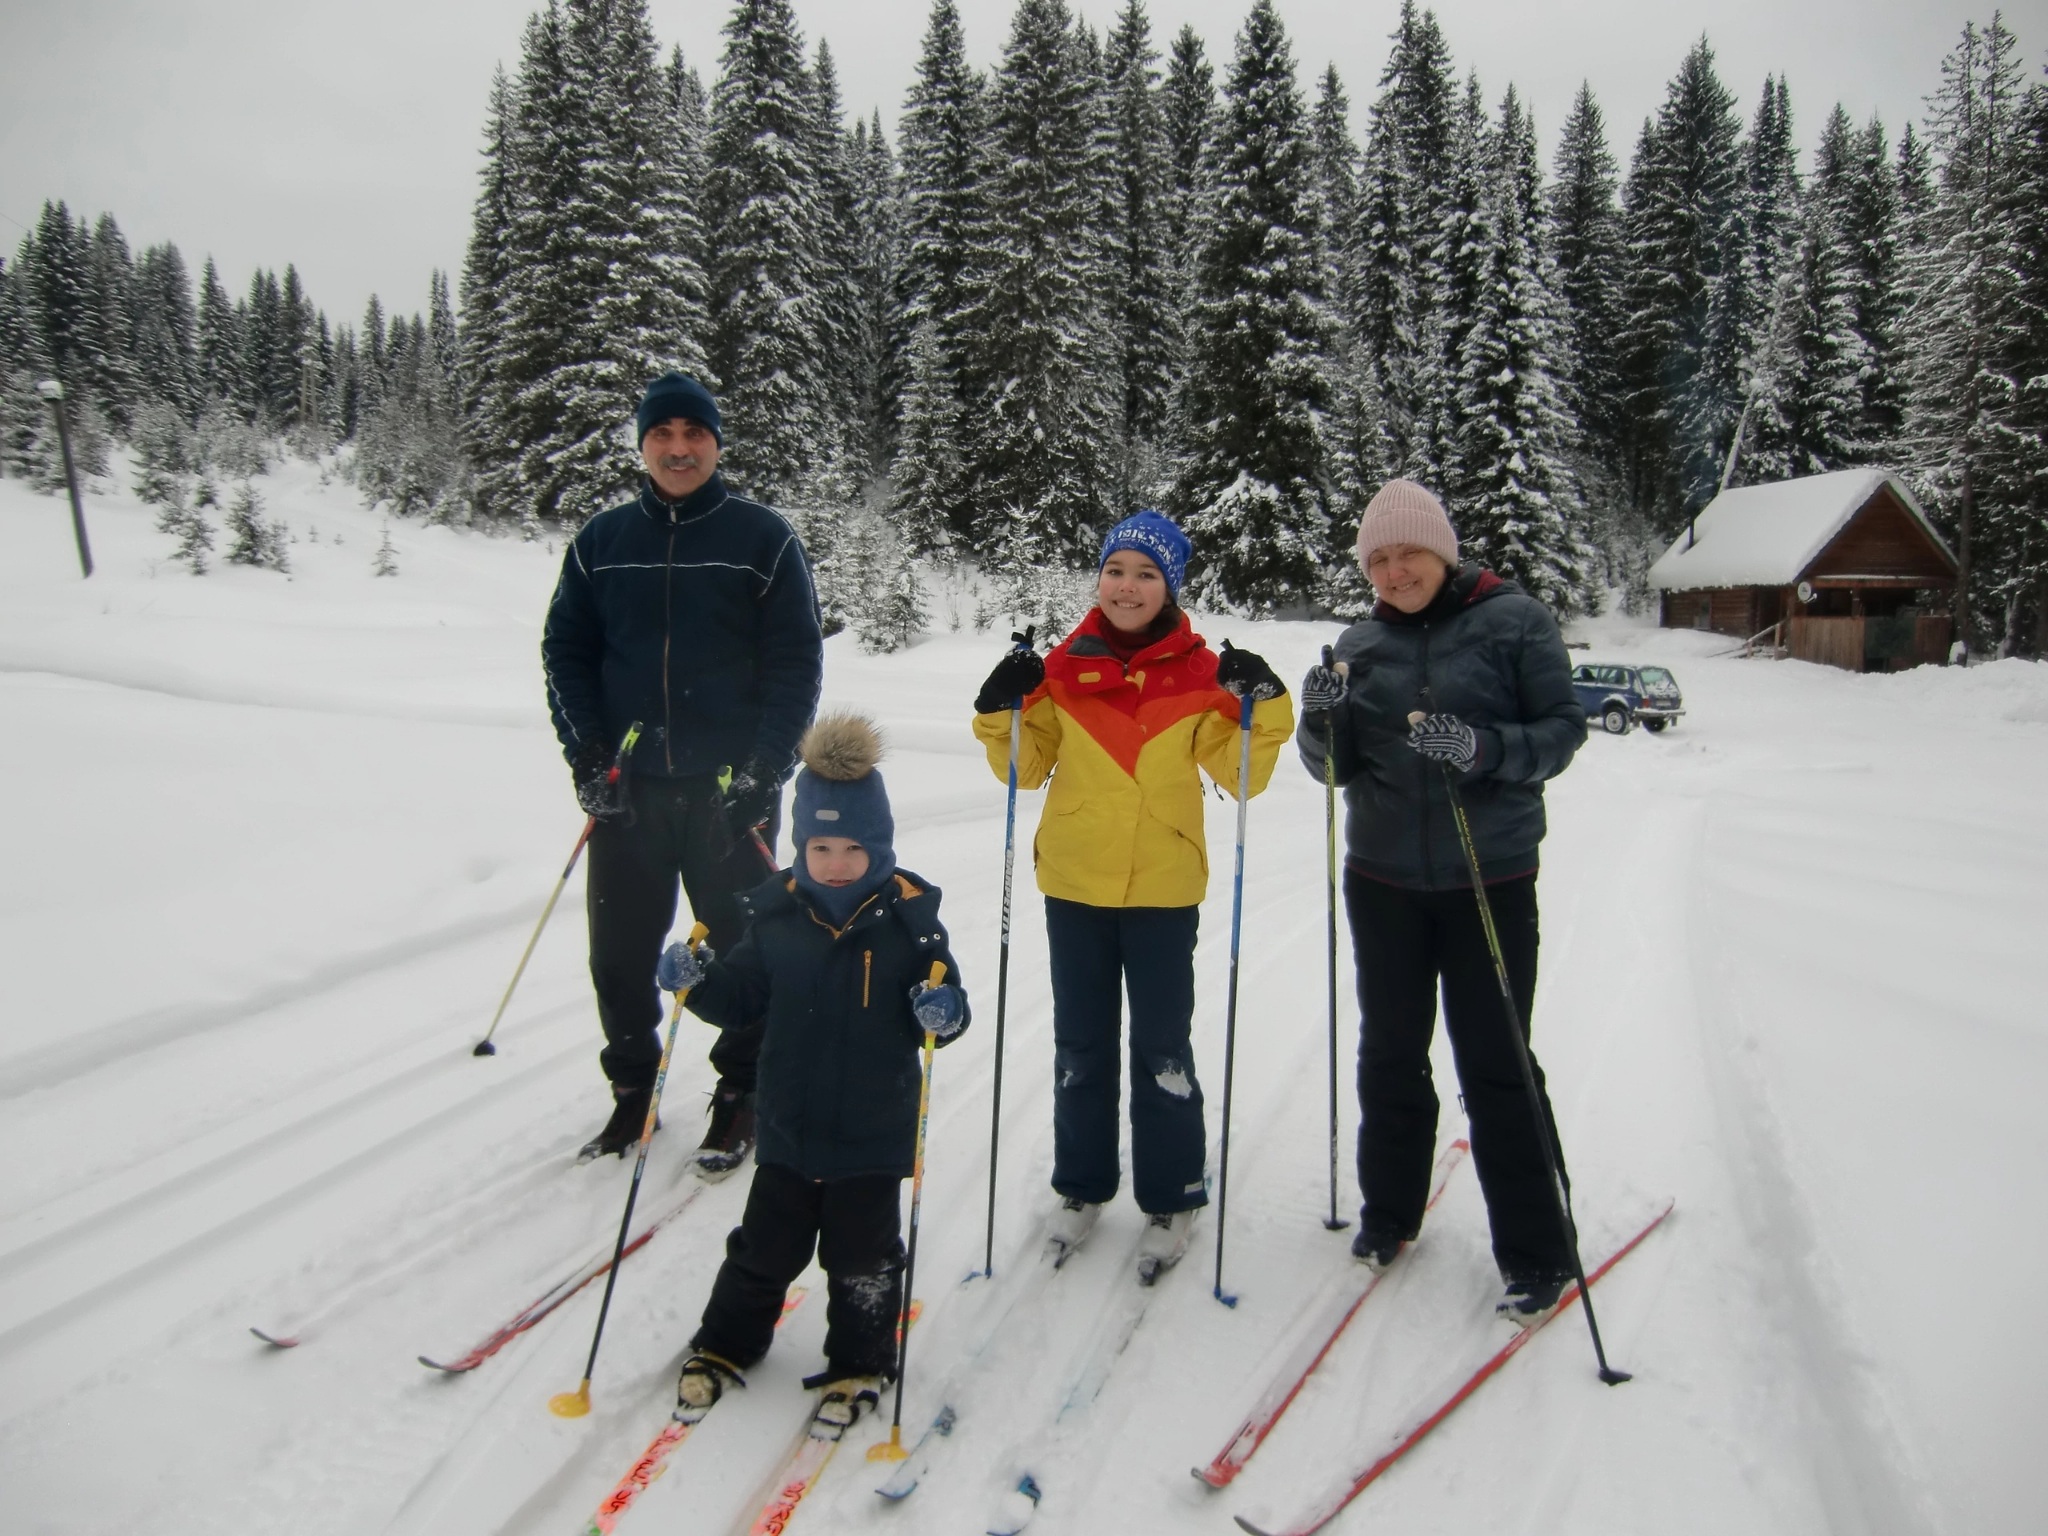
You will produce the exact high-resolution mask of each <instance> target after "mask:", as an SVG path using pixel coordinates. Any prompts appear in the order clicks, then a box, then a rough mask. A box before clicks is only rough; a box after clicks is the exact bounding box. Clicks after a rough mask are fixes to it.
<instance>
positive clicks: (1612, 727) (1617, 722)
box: [1600, 704, 1634, 736]
mask: <svg viewBox="0 0 2048 1536" xmlns="http://www.w3.org/2000/svg"><path fill="white" fill-rule="evenodd" d="M1632 724H1634V722H1633V721H1632V720H1630V719H1629V717H1628V711H1627V710H1625V709H1623V708H1622V707H1621V706H1620V705H1619V704H1610V705H1608V706H1607V708H1606V709H1604V710H1602V711H1601V712H1600V725H1601V728H1602V729H1603V730H1605V731H1606V732H1607V734H1608V735H1610V736H1626V735H1627V734H1628V728H1629V726H1631V725H1632Z"/></svg>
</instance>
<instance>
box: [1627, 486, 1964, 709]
mask: <svg viewBox="0 0 2048 1536" xmlns="http://www.w3.org/2000/svg"><path fill="white" fill-rule="evenodd" d="M1956 569H1957V567H1956V557H1955V555H1954V554H1953V553H1952V552H1951V551H1950V549H1949V547H1948V545H1947V544H1946V543H1945V542H1943V540H1942V537H1941V535H1940V534H1938V533H1936V532H1935V531H1934V525H1933V524H1932V523H1930V522H1929V521H1928V520H1927V514H1926V513H1925V512H1923V511H1921V509H1920V504H1919V503H1918V502H1917V501H1915V500H1914V499H1913V493H1912V492H1911V491H1909V490H1907V489H1906V486H1905V484H1904V482H1902V481H1901V480H1899V478H1898V477H1897V476H1895V475H1893V474H1891V473H1890V472H1889V471H1887V470H1882V469H1843V470H1837V471H1835V472H1833V473H1831V474H1825V475H1808V476H1806V477H1804V478H1802V479H1798V480H1780V481H1776V482H1774V483H1772V484H1769V485H1745V486H1740V487H1737V488H1736V489H1734V490H1729V491H1723V492H1722V493H1721V494H1720V495H1719V496H1716V497H1715V498H1714V499H1713V500H1712V501H1711V502H1709V503H1708V504H1707V505H1706V506H1705V507H1704V508H1703V509H1702V510H1701V512H1700V514H1699V516H1698V517H1697V518H1695V519H1694V520H1693V523H1692V526H1691V527H1689V528H1688V529H1687V530H1686V531H1685V532H1684V533H1681V534H1680V535H1679V536H1678V537H1677V538H1676V539H1675V540H1673V541H1672V544H1671V547H1670V548H1669V549H1667V550H1666V551H1665V552H1664V553H1663V555H1662V556H1660V557H1659V558H1658V560H1657V563H1656V564H1654V565H1652V566H1651V567H1650V586H1651V587H1652V588H1653V589H1654V590H1655V591H1656V592H1657V593H1658V595H1659V599H1658V600H1659V616H1660V621H1661V622H1662V624H1663V625H1664V627H1665V628H1667V629H1707V630H1714V631H1716V632H1718V633H1720V634H1724V635H1732V636H1735V637H1736V638H1737V639H1743V640H1758V641H1763V642H1768V643H1770V644H1773V645H1776V646H1778V647H1779V648H1781V649H1782V650H1783V651H1784V652H1785V653H1786V654H1788V655H1791V656H1793V657H1796V658H1797V659H1799V660H1801V661H1817V662H1822V663H1825V664H1826V665H1828V666H1833V667H1846V668H1847V669H1849V670H1850V671H1852V672H1887V671H1898V670H1900V669H1902V668H1905V667H1914V666H1919V665H1921V664H1922V663H1926V662H1937V663H1945V662H1946V661H1947V660H1948V651H1949V638H1950V629H1951V619H1950V616H1949V594H1951V593H1952V592H1953V591H1954V590H1955V584H1956Z"/></svg>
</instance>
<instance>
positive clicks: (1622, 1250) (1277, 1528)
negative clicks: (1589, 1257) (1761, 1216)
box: [1237, 1200, 1672, 1536]
mask: <svg viewBox="0 0 2048 1536" xmlns="http://www.w3.org/2000/svg"><path fill="white" fill-rule="evenodd" d="M1671 1206H1672V1202H1671V1201H1669V1200H1667V1201H1665V1202H1664V1204H1663V1206H1662V1208H1661V1209H1659V1210H1658V1212H1657V1214H1656V1215H1654V1216H1652V1217H1651V1218H1650V1219H1649V1220H1648V1221H1647V1222H1645V1223H1644V1224H1643V1227H1642V1230H1641V1231H1639V1232H1637V1233H1636V1234H1635V1236H1633V1237H1631V1238H1630V1239H1629V1240H1628V1241H1627V1242H1625V1243H1623V1244H1622V1245H1621V1246H1620V1247H1619V1248H1617V1249H1616V1250H1615V1251H1614V1252H1613V1253H1611V1254H1609V1255H1608V1256H1607V1257H1606V1258H1605V1259H1604V1260H1602V1261H1601V1263H1600V1266H1599V1267H1598V1268H1597V1269H1595V1270H1593V1271H1592V1272H1591V1273H1590V1274H1588V1275H1587V1276H1586V1284H1587V1285H1589V1286H1593V1285H1598V1284H1599V1283H1600V1277H1601V1276H1602V1275H1604V1274H1606V1273H1607V1272H1608V1271H1609V1270H1610V1269H1612V1268H1614V1266H1615V1265H1617V1264H1619V1263H1620V1262H1621V1261H1622V1260H1623V1259H1625V1258H1627V1257H1628V1256H1629V1255H1630V1254H1631V1253H1633V1252H1634V1251H1635V1249H1636V1246H1637V1245H1638V1244H1639V1243H1641V1242H1642V1240H1643V1239H1644V1238H1646V1237H1648V1236H1649V1235H1650V1234H1651V1233H1652V1232H1654V1231H1656V1230H1657V1227H1658V1225H1659V1224H1660V1223H1661V1222H1662V1221H1663V1220H1664V1218H1665V1217H1667V1216H1669V1215H1670V1214H1671ZM1578 1299H1579V1287H1578V1285H1577V1284H1576V1283H1574V1284H1572V1285H1569V1286H1566V1287H1565V1292H1564V1295H1562V1296H1561V1297H1559V1298H1558V1303H1557V1308H1556V1310H1555V1311H1553V1312H1552V1313H1551V1314H1550V1316H1549V1317H1546V1318H1544V1319H1543V1321H1542V1322H1539V1323H1537V1324H1536V1325H1535V1326H1534V1327H1531V1328H1522V1329H1517V1330H1516V1332H1515V1336H1514V1337H1513V1338H1511V1339H1509V1340H1508V1341H1507V1343H1505V1344H1503V1345H1502V1346H1501V1347H1500V1348H1499V1349H1497V1350H1496V1351H1494V1353H1493V1355H1492V1357H1491V1358H1490V1359H1488V1360H1487V1362H1486V1363H1485V1364H1484V1365H1482V1366H1480V1367H1479V1369H1478V1370H1476V1371H1474V1372H1473V1373H1472V1374H1471V1375H1470V1376H1468V1377H1467V1378H1466V1379H1465V1380H1464V1382H1463V1383H1462V1384H1460V1385H1459V1387H1458V1388H1457V1390H1456V1391H1454V1392H1452V1393H1451V1395H1450V1396H1449V1397H1447V1398H1445V1399H1444V1401H1443V1402H1442V1403H1441V1404H1440V1405H1438V1406H1437V1407H1436V1408H1435V1409H1433V1410H1432V1411H1431V1412H1430V1413H1429V1414H1428V1415H1427V1416H1425V1417H1424V1418H1423V1419H1422V1421H1421V1422H1420V1423H1418V1424H1417V1425H1416V1426H1415V1427H1414V1428H1413V1429H1410V1430H1408V1431H1406V1432H1405V1433H1404V1434H1402V1436H1401V1437H1400V1438H1399V1439H1398V1440H1397V1441H1395V1443H1394V1445H1393V1447H1392V1448H1391V1449H1390V1450H1388V1451H1387V1452H1386V1453H1385V1454H1384V1455H1382V1456H1381V1457H1380V1458H1379V1459H1378V1460H1376V1461H1374V1462H1373V1463H1372V1464H1371V1465H1370V1466H1368V1467H1367V1468H1366V1469H1365V1470H1364V1471H1362V1472H1360V1473H1359V1474H1358V1475H1357V1476H1355V1477H1353V1478H1352V1479H1351V1480H1350V1481H1348V1482H1346V1483H1345V1484H1344V1485H1343V1486H1342V1487H1340V1488H1338V1489H1337V1490H1336V1491H1335V1492H1334V1493H1332V1494H1331V1495H1330V1496H1329V1497H1327V1498H1325V1499H1324V1500H1323V1501H1322V1503H1320V1504H1318V1505H1316V1506H1315V1508H1314V1509H1313V1510H1312V1511H1311V1512H1310V1513H1308V1514H1306V1515H1303V1516H1301V1517H1300V1518H1299V1519H1297V1520H1295V1521H1294V1522H1293V1523H1291V1524H1288V1525H1279V1524H1270V1525H1257V1524H1254V1523H1253V1522H1252V1521H1250V1520H1248V1519H1246V1518H1245V1517H1244V1516H1243V1515H1239V1516H1237V1523H1238V1525H1239V1526H1241V1527H1242V1528H1243V1529H1245V1530H1247V1531H1249V1532H1251V1533H1252V1536H1314V1533H1315V1532H1317V1531H1320V1530H1321V1529H1322V1528H1323V1527H1324V1526H1326V1525H1328V1524H1329V1523H1330V1522H1331V1521H1332V1520H1334V1519H1336V1518H1337V1516H1338V1515H1340V1514H1342V1513H1343V1512H1344V1510H1345V1508H1346V1507H1347V1506H1349V1505H1350V1503H1351V1501H1352V1500H1353V1499H1355V1498H1357V1497H1358V1496H1359V1495H1360V1494H1361V1493H1363V1492H1365V1490H1366V1489H1367V1488H1369V1487H1371V1486H1372V1485H1373V1484H1374V1483H1376V1482H1378V1481H1379V1479H1380V1475H1381V1474H1382V1473H1384V1472H1385V1471H1386V1470H1387V1468H1389V1467H1391V1466H1392V1465H1393V1464H1394V1463H1395V1462H1397V1461H1399V1460H1400V1459H1401V1458H1402V1457H1403V1456H1405V1455H1407V1454H1408V1453H1409V1452H1410V1451H1411V1450H1413V1449H1414V1448H1415V1447H1416V1446H1417V1445H1418V1444H1419V1443H1420V1442H1421V1441H1422V1439H1423V1438H1424V1437H1425V1436H1426V1435H1428V1433H1429V1432H1430V1431H1431V1430H1433V1429H1435V1428H1436V1427H1437V1425H1439V1424H1441V1423H1443V1421H1444V1420H1445V1419H1447V1418H1449V1417H1450V1416H1451V1414H1452V1412H1453V1411H1454V1410H1455V1409H1456V1408H1457V1406H1458V1405H1459V1404H1460V1403H1462V1402H1464V1401H1465V1399H1466V1398H1468V1397H1470V1396H1471V1395H1472V1394H1473V1393H1474V1392H1477V1391H1478V1390H1479V1388H1480V1386H1481V1385H1482V1384H1483V1383H1484V1382H1485V1381H1486V1379H1487V1378H1488V1377H1489V1376H1492V1375H1493V1374H1494V1373H1495V1372H1496V1371H1498V1370H1499V1369H1500V1368H1501V1367H1502V1366H1504V1365H1506V1364H1507V1363H1508V1361H1510V1360H1512V1359H1513V1358H1514V1357H1515V1356H1516V1355H1517V1354H1519V1353H1521V1350H1522V1347H1523V1346H1524V1345H1525V1344H1527V1343H1528V1342H1529V1341H1530V1340H1531V1339H1533V1338H1534V1337H1535V1336H1536V1334H1537V1332H1538V1330H1540V1329H1541V1328H1543V1327H1544V1326H1545V1325H1546V1324H1548V1323H1549V1322H1550V1321H1551V1320H1552V1319H1554V1318H1556V1317H1557V1316H1558V1315H1559V1314H1561V1313H1563V1312H1566V1311H1569V1310H1570V1309H1571V1307H1572V1305H1573V1303H1575V1302H1576V1301H1577V1300H1578Z"/></svg>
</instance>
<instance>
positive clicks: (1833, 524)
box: [1649, 469, 1947, 592]
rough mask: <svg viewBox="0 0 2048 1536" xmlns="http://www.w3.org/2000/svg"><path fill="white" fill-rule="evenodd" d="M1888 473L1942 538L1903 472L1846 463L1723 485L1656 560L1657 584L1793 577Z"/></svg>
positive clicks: (1754, 583) (1770, 581)
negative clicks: (1821, 471)
mask: <svg viewBox="0 0 2048 1536" xmlns="http://www.w3.org/2000/svg"><path fill="white" fill-rule="evenodd" d="M1886 481H1890V482H1891V487H1892V490H1893V491H1894V492H1895V493H1896V494H1897V495H1898V498H1899V500H1900V502H1901V503H1903V504H1904V506H1905V507H1906V509H1907V510H1908V512H1909V513H1911V514H1912V515H1913V516H1914V517H1916V518H1918V519H1919V521H1920V524H1921V526H1922V527H1924V528H1926V530H1927V535H1928V537H1929V538H1931V539H1933V540H1934V541H1935V543H1936V544H1938V545H1939V544H1941V543H1942V541H1941V536H1940V535H1939V534H1937V533H1936V532H1935V531H1934V529H1933V528H1932V526H1931V525H1929V524H1928V522H1927V518H1926V515H1925V514H1924V513H1922V512H1921V510H1920V505H1919V503H1918V502H1916V501H1915V500H1914V499H1913V493H1912V492H1911V491H1909V490H1907V489H1906V486H1905V484H1904V483H1903V482H1902V481H1900V480H1899V479H1898V477H1897V476H1895V475H1892V474H1891V473H1890V472H1889V471H1886V470H1882V469H1838V470H1835V471H1833V472H1832V473H1829V474H1825V475H1807V476H1805V477H1804V478H1802V479H1797V480H1779V481H1774V482H1773V483H1771V484H1769V485H1744V486H1738V487H1736V488H1735V489H1734V490H1730V491H1723V492H1722V493H1721V494H1720V495H1719V496H1716V497H1715V498H1714V499H1713V500H1712V501H1710V502H1708V503H1707V505H1706V506H1705V507H1704V508H1702V509H1701V511H1700V515H1699V517H1698V519H1697V521H1696V522H1695V524H1694V527H1693V529H1692V530H1691V531H1689V532H1687V533H1681V534H1680V535H1679V536H1678V537H1677V538H1676V539H1673V540H1672V541H1671V547H1670V548H1669V549H1667V550H1665V551H1664V553H1663V554H1662V555H1660V556H1659V557H1658V558H1657V561H1656V563H1655V564H1653V565H1652V566H1651V567H1650V577H1649V579H1650V585H1651V587H1653V588H1655V589H1658V590H1662V591H1672V592H1686V591H1694V590H1698V589H1701V588H1706V587H1777V586H1786V585H1789V584H1790V583H1792V582H1794V581H1797V580H1798V579H1799V575H1800V573H1801V572H1802V571H1804V570H1805V569H1806V568H1807V567H1808V566H1809V565H1811V564H1812V563H1813V559H1814V557H1815V556H1816V555H1818V554H1819V553H1820V552H1821V551H1822V550H1823V549H1825V548H1826V547H1827V545H1828V541H1829V540H1830V539H1832V538H1834V536H1835V535H1836V534H1838V533H1840V532H1841V531H1842V525H1843V524H1844V523H1846V522H1848V521H1849V519H1850V518H1851V517H1852V516H1854V515H1855V513H1856V512H1857V511H1858V510H1859V509H1860V508H1861V507H1862V506H1863V505H1864V503H1866V502H1867V501H1869V500H1870V498H1871V497H1872V496H1873V495H1874V494H1876V492H1877V488H1878V487H1879V486H1880V485H1882V484H1884V483H1885V482H1886ZM1689 541H1692V542H1689ZM1942 547H1943V548H1946V547H1947V546H1946V545H1942Z"/></svg>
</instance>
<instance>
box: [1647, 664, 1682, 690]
mask: <svg viewBox="0 0 2048 1536" xmlns="http://www.w3.org/2000/svg"><path fill="white" fill-rule="evenodd" d="M1643 681H1644V682H1646V683H1648V684H1649V685H1650V686H1651V687H1653V688H1661V687H1671V688H1676V687H1677V686H1678V679H1677V678H1675V677H1673V676H1672V675H1671V674H1670V673H1669V672H1667V671H1665V669H1664V668H1662V667H1644V668H1643Z"/></svg>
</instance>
